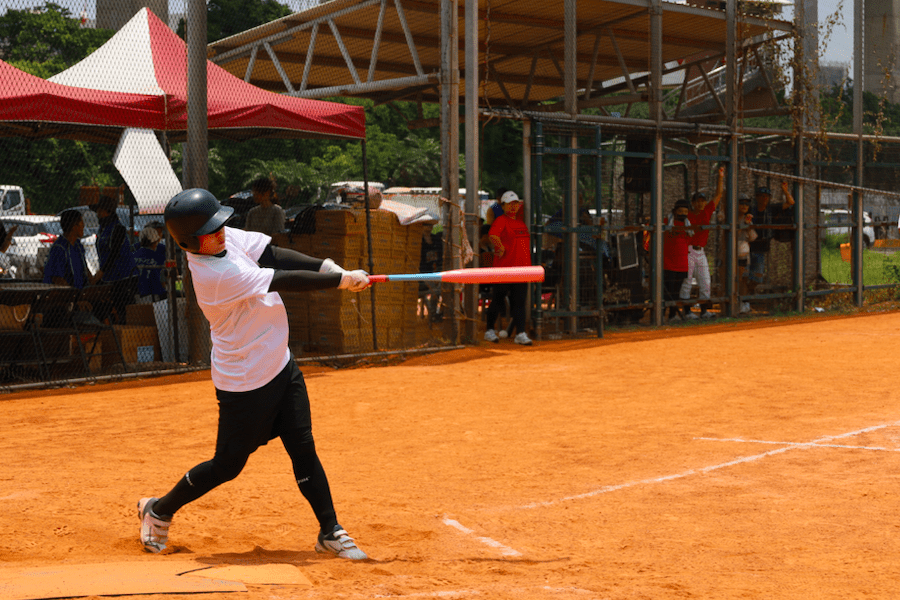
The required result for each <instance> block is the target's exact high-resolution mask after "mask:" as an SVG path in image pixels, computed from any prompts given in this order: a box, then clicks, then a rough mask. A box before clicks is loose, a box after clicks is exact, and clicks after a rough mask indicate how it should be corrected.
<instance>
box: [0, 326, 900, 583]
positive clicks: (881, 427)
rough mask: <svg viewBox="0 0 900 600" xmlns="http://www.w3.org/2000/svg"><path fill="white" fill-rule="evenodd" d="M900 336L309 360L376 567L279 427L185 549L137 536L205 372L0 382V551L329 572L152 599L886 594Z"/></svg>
mask: <svg viewBox="0 0 900 600" xmlns="http://www.w3.org/2000/svg"><path fill="white" fill-rule="evenodd" d="M898 343H900V313H898V312H885V313H880V314H873V315H867V316H851V317H846V318H813V319H799V318H796V319H782V320H766V321H758V320H728V321H727V322H722V323H718V324H700V325H697V326H682V327H678V328H668V329H661V330H655V331H639V332H631V333H615V334H609V335H608V336H607V337H606V338H604V339H603V340H596V339H589V340H574V341H559V342H543V343H540V344H537V345H536V346H534V347H532V348H522V347H516V346H514V345H513V344H512V343H511V341H504V342H503V343H501V344H499V345H484V344H482V345H480V346H478V347H475V348H470V349H466V350H459V351H453V352H447V353H442V354H436V355H431V356H420V357H418V358H415V359H413V360H409V361H406V362H404V363H400V364H393V365H391V366H386V367H381V368H356V369H343V370H334V369H328V368H324V367H306V368H304V369H303V370H304V371H305V372H306V373H307V381H308V384H309V388H310V396H311V398H312V404H313V420H314V425H313V429H314V432H315V435H316V440H317V446H318V449H319V454H320V457H321V458H322V462H323V463H324V465H325V469H326V471H327V472H328V475H329V478H330V482H331V486H332V490H333V493H334V497H335V504H336V506H337V511H338V517H339V519H340V521H341V523H342V524H343V525H344V526H345V527H346V528H347V529H348V530H349V531H350V533H351V535H353V536H354V537H355V538H356V539H357V540H358V542H359V545H360V547H362V548H363V549H364V550H366V551H367V552H368V553H369V554H370V556H371V557H372V560H371V561H367V562H364V563H351V562H348V561H343V560H340V559H335V558H328V557H323V556H320V555H317V554H316V553H315V552H314V551H313V545H314V542H315V533H316V523H315V519H314V517H313V515H312V513H311V511H310V510H309V507H308V505H307V504H306V502H305V501H304V500H303V498H302V497H301V495H300V493H299V491H298V490H297V489H296V486H295V484H294V482H293V480H292V474H291V468H290V465H289V462H288V459H287V457H286V455H285V453H284V451H283V449H282V447H281V445H280V443H278V442H273V443H270V444H269V445H268V446H266V447H264V448H262V449H260V450H259V451H258V452H257V453H256V454H254V455H253V456H252V457H251V458H250V461H249V463H248V465H247V467H246V469H245V470H244V472H243V473H242V474H241V475H240V476H239V477H238V478H237V479H236V480H234V481H232V482H229V483H227V484H225V485H223V486H222V487H220V488H218V489H216V490H214V491H213V492H211V493H210V494H208V495H207V496H205V497H204V498H201V499H200V500H198V501H196V502H195V503H193V504H191V505H188V506H187V507H185V508H184V509H183V510H182V511H181V512H179V513H178V514H177V515H176V517H175V520H174V523H173V525H172V530H171V537H170V545H171V546H173V547H174V549H175V550H176V552H175V553H173V554H170V555H164V556H159V555H150V554H145V553H144V552H143V551H142V550H141V548H140V546H139V544H138V541H137V534H138V520H137V518H136V510H135V504H136V502H137V500H138V498H140V497H141V496H145V495H160V494H162V493H164V492H166V491H168V489H169V488H170V487H171V485H172V484H174V483H175V481H176V480H177V479H178V478H179V477H180V476H181V475H182V474H183V473H184V472H185V471H186V470H187V469H189V468H191V467H193V466H194V465H195V464H196V463H198V462H200V461H201V460H205V459H207V458H209V457H210V456H211V451H212V448H213V443H214V436H215V425H216V403H215V399H214V395H213V394H214V392H213V388H212V384H211V383H210V382H209V376H208V373H207V372H201V373H196V374H192V375H185V376H176V377H168V378H163V379H148V380H144V381H141V382H129V383H121V384H104V385H97V386H93V387H83V388H78V389H72V390H57V391H48V392H39V393H31V394H28V395H26V394H17V395H10V396H0V440H2V441H0V460H2V464H3V468H2V470H0V514H2V517H0V567H3V568H5V569H8V568H10V567H20V568H21V569H23V570H26V569H34V568H37V567H50V566H59V565H72V564H86V563H87V564H94V563H121V562H126V561H136V562H145V563H153V562H155V561H185V560H192V561H197V562H200V563H203V564H209V565H267V564H272V565H276V564H277V565H283V564H291V565H294V566H296V567H297V568H298V569H299V570H300V572H301V573H302V574H303V575H305V577H306V578H308V579H309V580H310V581H311V582H312V584H313V585H312V586H311V587H310V586H292V585H259V584H248V585H247V586H246V587H247V589H248V592H246V593H243V592H241V593H225V592H215V593H210V594H203V595H201V596H197V595H159V594H157V595H145V596H139V597H140V598H143V599H160V600H161V599H163V598H166V599H173V598H184V599H185V600H187V599H188V598H191V599H196V598H204V599H210V600H231V599H234V598H247V599H250V600H263V599H265V600H276V599H278V600H280V599H287V598H310V599H316V600H319V599H321V600H325V599H328V600H331V599H334V598H342V599H347V600H357V599H359V600H361V599H368V598H398V599H403V598H410V599H418V598H451V599H468V598H483V599H486V598H490V599H492V600H494V599H501V600H505V599H509V600H523V599H554V600H555V599H566V600H570V599H572V598H585V599H593V598H597V599H613V600H618V599H625V598H646V599H654V600H655V599H670V598H671V599H676V598H677V599H681V598H702V599H718V600H732V599H735V600H736V599H739V598H741V599H744V598H752V599H756V598H765V599H767V600H772V599H785V600H788V599H790V600H796V599H804V600H805V599H809V598H816V599H820V598H821V599H831V598H834V599H841V600H847V599H848V598H867V599H871V598H883V599H889V598H890V599H894V598H896V597H897V596H898V593H900V566H898V565H900V561H898V556H900V515H898V507H900V497H898V493H900V402H898V397H900V395H898V392H897V389H896V387H897V386H896V382H897V373H896V372H897V366H896V362H897V361H896V356H897V352H896V348H897V346H898ZM6 598H7V596H4V594H3V590H2V589H0V599H2V600H6ZM135 598H137V596H136V597H135Z"/></svg>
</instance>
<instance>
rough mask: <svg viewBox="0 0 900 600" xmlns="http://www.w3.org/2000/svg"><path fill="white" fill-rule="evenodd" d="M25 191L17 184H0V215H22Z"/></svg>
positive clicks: (23, 212)
mask: <svg viewBox="0 0 900 600" xmlns="http://www.w3.org/2000/svg"><path fill="white" fill-rule="evenodd" d="M24 214H25V192H24V191H22V188H20V187H19V186H17V185H0V216H9V215H24Z"/></svg>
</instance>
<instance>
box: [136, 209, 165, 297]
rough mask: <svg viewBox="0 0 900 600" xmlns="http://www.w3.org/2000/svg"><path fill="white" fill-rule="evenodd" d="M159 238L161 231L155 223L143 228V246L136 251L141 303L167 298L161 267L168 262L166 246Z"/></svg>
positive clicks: (141, 240) (141, 239) (141, 238)
mask: <svg viewBox="0 0 900 600" xmlns="http://www.w3.org/2000/svg"><path fill="white" fill-rule="evenodd" d="M159 238H160V236H159V232H158V231H157V230H156V229H155V228H154V227H153V225H152V224H150V225H147V226H146V227H144V228H143V229H142V230H141V235H140V243H141V247H140V248H138V249H137V251H135V253H134V262H135V264H136V265H137V267H138V271H139V273H140V275H139V276H138V296H140V300H139V302H141V303H147V302H155V301H157V300H165V299H166V297H167V295H166V288H165V287H164V286H163V283H162V269H160V268H159V267H162V266H164V265H165V264H166V247H165V246H164V245H163V244H162V243H161V242H160V239H159ZM160 250H162V251H161V252H160Z"/></svg>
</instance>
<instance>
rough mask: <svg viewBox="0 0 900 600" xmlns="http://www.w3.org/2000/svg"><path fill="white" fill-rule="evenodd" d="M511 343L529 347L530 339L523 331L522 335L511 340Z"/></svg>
mask: <svg viewBox="0 0 900 600" xmlns="http://www.w3.org/2000/svg"><path fill="white" fill-rule="evenodd" d="M513 341H514V342H515V343H517V344H520V345H522V346H530V345H531V338H529V337H528V334H527V333H525V332H524V331H523V332H522V333H520V334H518V335H517V336H516V337H515V338H514V339H513Z"/></svg>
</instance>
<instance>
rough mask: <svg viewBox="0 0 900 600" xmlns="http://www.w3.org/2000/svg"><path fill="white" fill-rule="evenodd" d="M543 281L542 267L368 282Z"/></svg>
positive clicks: (404, 276)
mask: <svg viewBox="0 0 900 600" xmlns="http://www.w3.org/2000/svg"><path fill="white" fill-rule="evenodd" d="M543 280H544V267H541V266H536V267H481V268H477V269H454V270H453V271H439V272H437V273H403V274H400V275H369V282H371V283H381V282H384V281H446V282H448V283H527V282H533V281H543Z"/></svg>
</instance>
